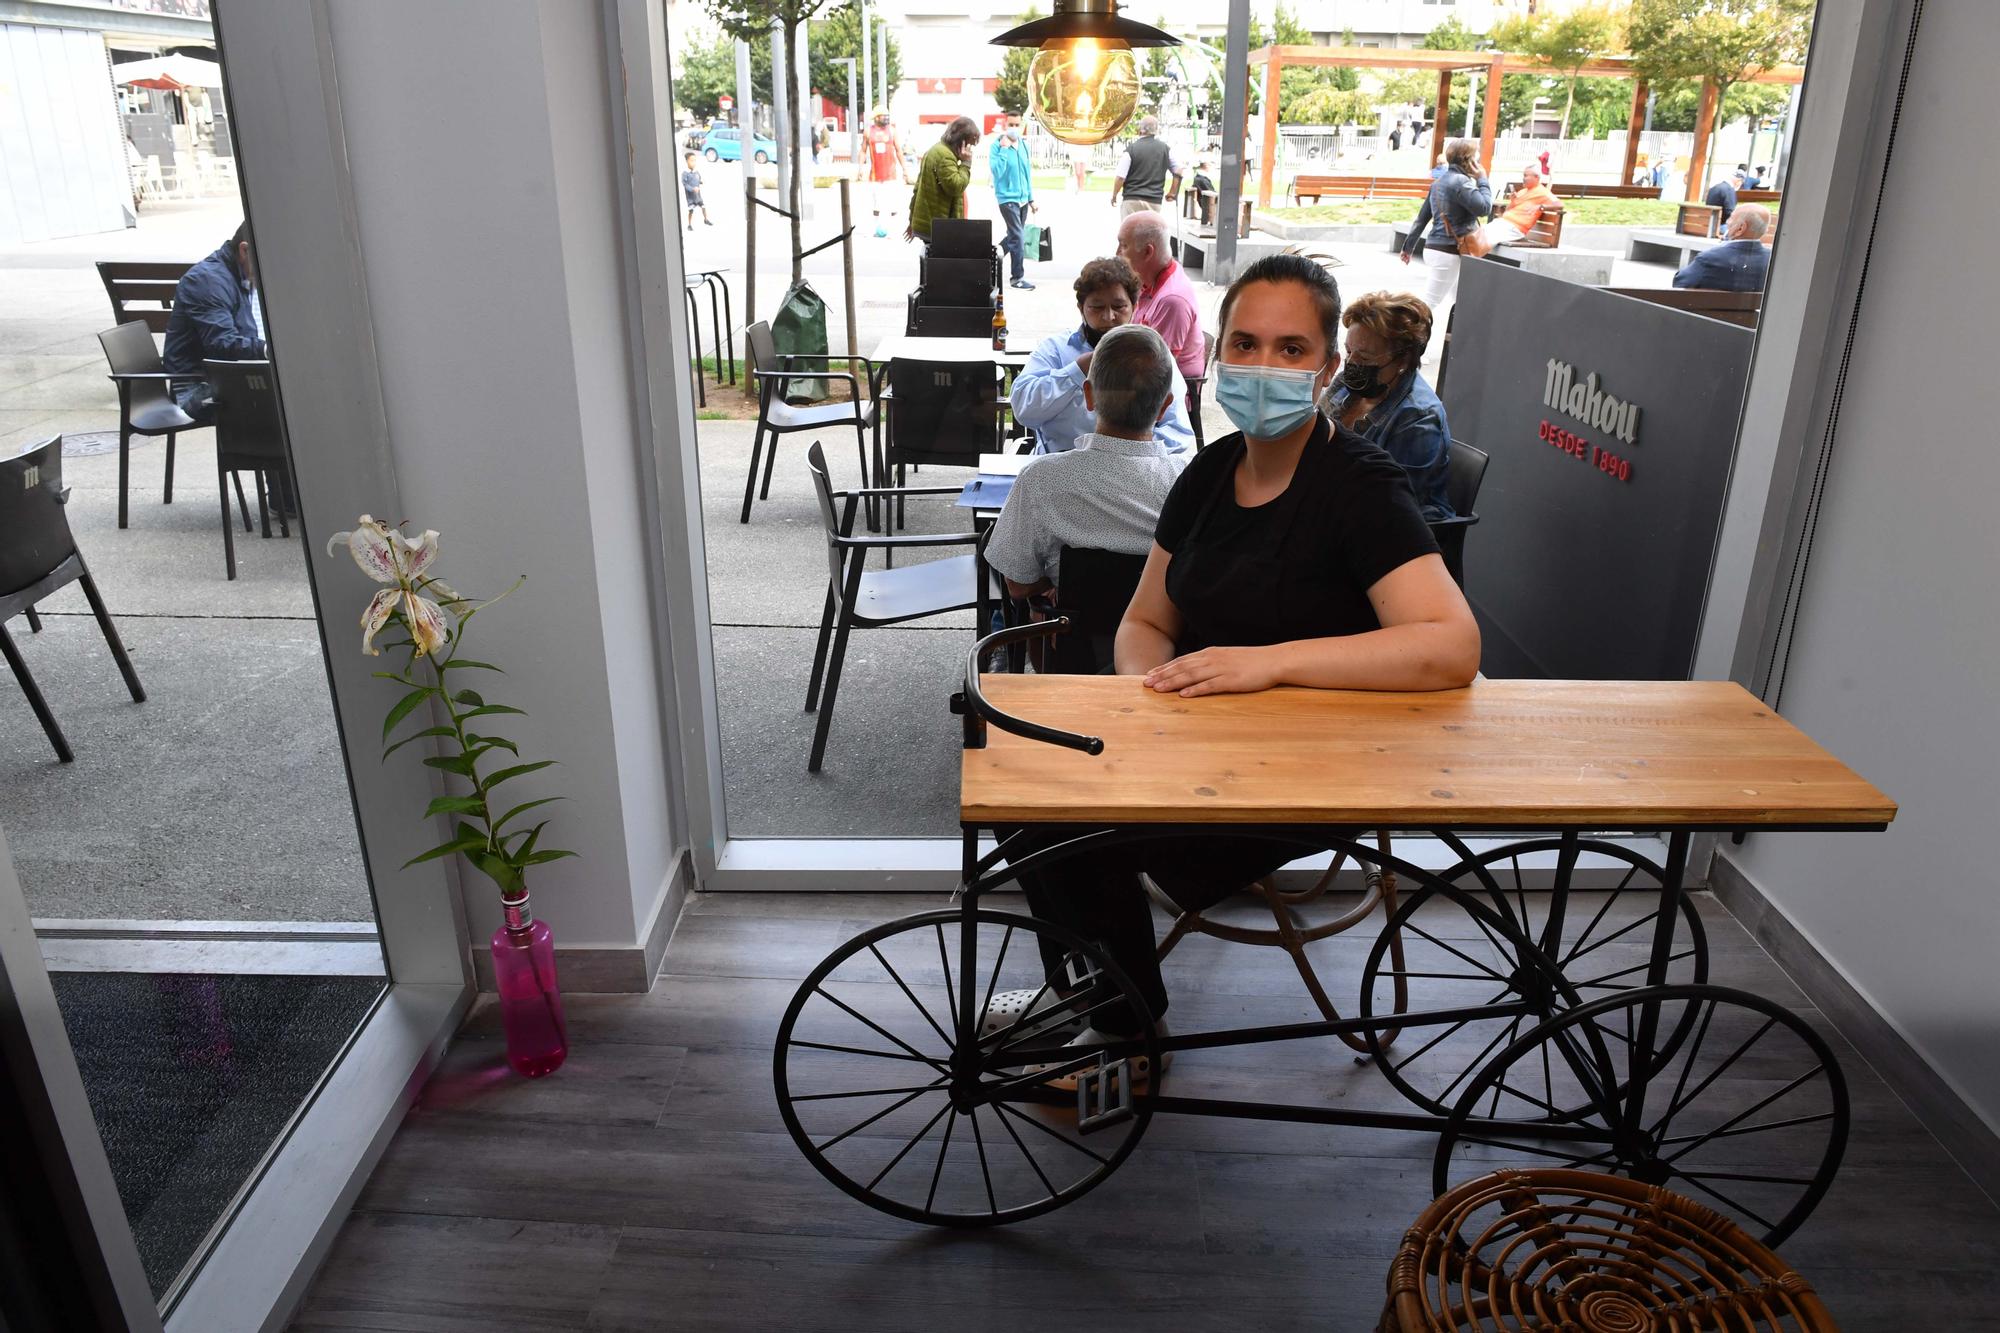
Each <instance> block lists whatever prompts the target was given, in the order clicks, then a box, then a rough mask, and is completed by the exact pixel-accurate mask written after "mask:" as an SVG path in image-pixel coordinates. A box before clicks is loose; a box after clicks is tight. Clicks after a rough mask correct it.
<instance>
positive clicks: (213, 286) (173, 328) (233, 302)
mask: <svg viewBox="0 0 2000 1333" xmlns="http://www.w3.org/2000/svg"><path fill="white" fill-rule="evenodd" d="M270 355H271V351H270V347H269V346H268V344H267V342H266V339H265V336H264V307H263V303H262V301H261V300H260V299H259V297H258V295H257V256H256V254H255V252H253V251H252V250H251V248H250V224H249V223H248V222H245V223H244V224H243V225H242V226H240V227H238V228H237V229H236V234H235V235H234V236H232V237H230V238H229V239H228V240H227V241H225V242H223V244H222V245H221V246H220V247H219V248H218V249H217V250H216V252H215V253H214V254H212V255H210V256H209V257H208V258H206V259H204V260H202V261H201V262H200V263H199V264H196V265H195V266H194V267H193V268H191V269H189V270H188V271H187V272H186V273H184V274H182V275H181V280H180V283H179V284H178V285H177V286H176V287H175V288H174V309H173V313H172V314H171V315H169V316H168V317H167V341H166V346H165V347H164V348H163V349H162V350H161V352H160V361H161V364H162V365H164V366H165V367H166V370H167V373H168V374H170V375H176V376H180V375H185V376H187V377H188V378H186V379H176V380H175V381H174V382H173V383H174V401H175V402H177V403H179V404H180V408H181V411H183V412H185V413H187V414H188V415H189V416H191V417H193V418H194V419H195V420H196V421H198V422H200V423H201V424H202V425H204V426H207V425H213V424H214V423H215V390H214V389H213V388H211V387H210V385H209V383H208V381H207V380H205V379H203V378H202V364H201V363H202V362H203V361H204V360H216V361H265V360H269V359H270ZM265 475H266V476H267V477H269V479H270V487H269V490H270V497H271V505H272V507H273V508H274V509H277V510H278V511H279V512H280V513H285V514H291V513H295V512H297V506H296V505H295V504H294V502H293V500H292V498H291V495H290V493H289V492H288V491H287V489H286V487H285V483H284V479H283V478H282V477H280V476H279V475H278V474H277V473H275V472H271V473H267V474H265Z"/></svg>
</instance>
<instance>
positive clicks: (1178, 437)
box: [1009, 259, 1194, 454]
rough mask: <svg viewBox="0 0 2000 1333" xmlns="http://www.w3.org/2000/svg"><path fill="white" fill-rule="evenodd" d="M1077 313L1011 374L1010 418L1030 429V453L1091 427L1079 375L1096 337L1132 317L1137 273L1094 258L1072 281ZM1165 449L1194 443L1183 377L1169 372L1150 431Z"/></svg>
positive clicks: (1051, 449)
mask: <svg viewBox="0 0 2000 1333" xmlns="http://www.w3.org/2000/svg"><path fill="white" fill-rule="evenodd" d="M1074 290H1075V292H1076V308H1077V313H1078V314H1079V315H1081V316H1082V322H1081V323H1079V324H1078V326H1077V327H1076V328H1074V329H1071V330H1070V331H1069V332H1068V333H1059V334H1056V335H1055V336H1053V337H1049V338H1044V339H1042V341H1041V344H1040V345H1039V346H1037V347H1036V348H1035V350H1034V351H1033V352H1032V353H1030V354H1029V356H1028V364H1027V365H1025V366H1023V367H1022V368H1021V373H1020V374H1019V375H1016V376H1015V377H1014V391H1013V393H1012V394H1011V395H1010V397H1009V402H1011V403H1012V405H1013V408H1014V419H1015V420H1016V421H1018V422H1020V423H1021V424H1022V425H1024V426H1026V427H1028V428H1029V429H1030V430H1032V431H1033V432H1034V434H1035V452H1036V453H1038V454H1059V453H1062V452H1064V451H1065V450H1067V449H1069V448H1070V447H1071V446H1072V445H1073V444H1074V443H1075V441H1076V439H1077V438H1078V437H1079V436H1082V435H1085V434H1088V433H1089V432H1090V431H1091V429H1092V428H1093V425H1094V422H1093V419H1092V412H1091V410H1090V408H1089V406H1088V405H1087V404H1086V403H1085V400H1084V396H1083V384H1084V379H1085V377H1086V376H1088V375H1089V373H1090V363H1091V358H1092V356H1093V355H1094V354H1095V352H1096V349H1097V346H1098V342H1099V340H1100V339H1102V338H1104V337H1106V336H1108V334H1109V333H1110V331H1111V330H1113V329H1116V328H1119V327H1120V326H1122V325H1128V324H1130V323H1131V322H1132V312H1133V309H1134V308H1135V305H1136V303H1137V302H1138V300H1139V275H1138V274H1136V273H1134V272H1133V271H1132V266H1131V265H1130V264H1127V263H1126V262H1125V261H1124V260H1122V259H1093V260H1091V261H1090V262H1089V263H1087V264H1085V265H1084V266H1083V272H1081V273H1079V274H1078V275H1077V278H1076V282H1075V284H1074ZM1155 434H1157V435H1158V436H1159V438H1160V441H1161V443H1163V444H1164V445H1165V446H1166V449H1167V452H1168V453H1172V454H1179V453H1186V452H1188V451H1189V450H1191V449H1192V448H1193V447H1194V427H1193V426H1192V425H1191V424H1190V423H1189V421H1188V414H1187V381H1186V380H1183V379H1182V378H1181V373H1180V371H1179V369H1178V368H1176V369H1175V371H1174V398H1173V402H1172V404H1171V405H1170V406H1169V408H1168V411H1167V415H1166V416H1165V417H1164V418H1162V419H1161V421H1160V425H1159V429H1158V430H1157V431H1156V432H1155Z"/></svg>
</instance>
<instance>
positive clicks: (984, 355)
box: [869, 333, 1032, 372]
mask: <svg viewBox="0 0 2000 1333" xmlns="http://www.w3.org/2000/svg"><path fill="white" fill-rule="evenodd" d="M1031 350H1032V349H1030V348H1026V347H1023V346H1021V345H1020V344H1019V342H1016V343H1015V344H1014V345H1013V346H1011V347H1009V348H1008V349H1007V350H1006V351H1004V352H996V351H994V350H993V340H992V339H991V338H931V337H920V336H918V335H916V334H913V333H892V334H890V335H889V336H887V337H886V338H884V339H882V341H881V342H879V343H876V344H875V352H874V354H873V355H872V356H870V357H869V360H871V361H873V362H874V363H875V364H876V365H878V366H880V365H887V364H888V363H889V362H891V361H893V360H895V359H896V358H897V357H903V358H905V359H906V360H910V361H991V362H992V363H993V364H994V365H996V366H1005V367H1006V368H1007V369H1008V370H1009V371H1010V372H1011V371H1017V370H1019V369H1020V368H1021V367H1022V366H1025V365H1027V364H1028V354H1029V352H1030V351H1031Z"/></svg>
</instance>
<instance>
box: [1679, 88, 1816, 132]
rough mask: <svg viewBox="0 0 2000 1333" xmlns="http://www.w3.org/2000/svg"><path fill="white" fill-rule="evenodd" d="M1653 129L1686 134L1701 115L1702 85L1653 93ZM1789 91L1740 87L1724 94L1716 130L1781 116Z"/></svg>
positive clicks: (1787, 89)
mask: <svg viewBox="0 0 2000 1333" xmlns="http://www.w3.org/2000/svg"><path fill="white" fill-rule="evenodd" d="M1653 93H1654V97H1653V128H1654V129H1656V130H1672V131H1676V132H1678V133H1682V134H1686V133H1688V132H1689V131H1691V130H1693V129H1694V121H1695V117H1696V116H1697V115H1698V114H1700V111H1701V85H1700V84H1699V83H1692V82H1689V81H1686V80H1683V81H1681V82H1679V83H1670V84H1668V85H1667V86H1666V87H1664V88H1655V89H1654V90H1653ZM1791 97H1792V94H1791V90H1790V89H1789V88H1785V87H1782V86H1780V85H1777V84H1771V83H1739V84H1737V85H1736V86H1735V87H1733V88H1731V89H1730V90H1729V91H1728V92H1727V93H1725V94H1723V96H1722V98H1721V101H1720V104H1719V105H1720V107H1721V110H1720V111H1719V112H1718V113H1717V115H1716V118H1715V124H1716V126H1717V128H1720V127H1722V126H1724V125H1733V124H1735V123H1736V122H1737V121H1739V120H1745V119H1756V120H1765V119H1768V118H1769V117H1771V116H1776V115H1779V114H1781V113H1782V112H1783V111H1784V110H1785V107H1786V106H1787V105H1788V104H1789V103H1790V102H1791Z"/></svg>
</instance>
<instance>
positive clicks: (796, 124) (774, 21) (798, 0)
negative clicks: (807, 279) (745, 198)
mask: <svg viewBox="0 0 2000 1333" xmlns="http://www.w3.org/2000/svg"><path fill="white" fill-rule="evenodd" d="M705 3H706V5H707V6H708V13H709V17H710V18H713V19H714V20H715V22H716V26H717V27H719V28H721V29H722V30H723V32H725V33H727V34H728V35H729V36H731V37H734V38H740V39H741V40H743V41H746V42H749V43H751V47H752V50H754V49H755V48H756V44H757V43H758V42H760V41H767V40H768V39H769V37H770V35H771V29H772V28H773V27H776V28H777V29H778V31H779V33H780V41H782V42H783V44H784V48H785V68H786V69H788V70H794V69H797V68H798V67H799V36H798V25H799V24H801V23H805V22H808V21H810V20H811V19H813V18H814V17H815V16H817V15H818V14H819V12H820V11H821V10H823V9H825V8H826V7H827V3H828V0H705ZM784 84H785V91H784V94H783V95H784V99H785V123H786V124H788V125H790V126H791V127H792V137H793V140H794V142H793V144H792V145H791V149H792V162H793V166H794V167H795V168H796V167H797V165H798V163H799V160H800V158H801V156H802V154H800V152H799V145H800V144H802V143H804V142H806V136H805V135H804V134H803V133H801V125H802V122H801V121H800V120H799V81H798V80H797V79H795V78H788V79H786V80H784ZM804 178H805V172H803V171H800V170H796V169H795V170H793V172H792V173H791V181H790V187H791V188H790V190H789V191H788V193H787V198H786V200H785V209H786V211H787V212H789V213H790V214H791V215H792V216H791V223H792V281H793V282H797V281H799V279H800V278H802V277H804V276H805V260H804V258H803V257H802V252H803V251H804V249H805V242H804V239H803V237H802V229H801V226H800V222H799V214H800V212H801V211H802V208H801V204H802V194H803V191H802V189H801V186H802V185H803V183H804Z"/></svg>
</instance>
